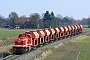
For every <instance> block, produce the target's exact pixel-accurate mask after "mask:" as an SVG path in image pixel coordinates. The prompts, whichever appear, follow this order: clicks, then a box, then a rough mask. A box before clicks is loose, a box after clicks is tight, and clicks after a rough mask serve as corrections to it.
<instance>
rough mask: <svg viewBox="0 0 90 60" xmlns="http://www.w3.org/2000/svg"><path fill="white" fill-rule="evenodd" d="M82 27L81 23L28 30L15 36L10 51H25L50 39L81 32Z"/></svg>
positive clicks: (48, 41)
mask: <svg viewBox="0 0 90 60" xmlns="http://www.w3.org/2000/svg"><path fill="white" fill-rule="evenodd" d="M82 28H83V27H82V25H72V26H65V27H57V28H49V29H43V30H36V31H28V32H25V33H24V34H19V36H18V38H16V40H15V41H14V43H13V46H12V48H13V50H12V52H13V53H14V54H19V53H26V52H28V51H30V50H31V49H36V48H37V47H39V46H42V45H44V44H46V43H50V42H51V41H55V40H59V39H61V38H64V37H68V36H72V35H76V34H79V33H82Z"/></svg>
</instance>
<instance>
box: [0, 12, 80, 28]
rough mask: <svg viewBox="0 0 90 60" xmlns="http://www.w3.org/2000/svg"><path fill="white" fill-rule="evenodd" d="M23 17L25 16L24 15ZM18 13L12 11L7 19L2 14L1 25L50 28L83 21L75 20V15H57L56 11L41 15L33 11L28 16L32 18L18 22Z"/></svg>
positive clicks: (0, 17)
mask: <svg viewBox="0 0 90 60" xmlns="http://www.w3.org/2000/svg"><path fill="white" fill-rule="evenodd" d="M22 17H25V15H24V16H22ZM17 18H20V17H18V14H17V13H16V12H11V13H10V14H9V16H8V18H7V19H5V18H4V17H3V16H2V15H1V16H0V27H5V26H9V27H8V28H12V29H14V28H15V26H16V25H18V26H19V27H20V28H21V29H23V28H27V29H29V28H34V29H36V28H50V27H58V26H65V25H74V24H79V23H81V22H80V21H79V23H78V21H77V20H75V19H74V18H73V17H68V16H66V17H63V16H61V15H60V14H58V15H56V16H55V14H54V12H49V11H46V12H45V13H42V14H41V15H40V14H38V13H31V14H30V15H29V17H28V18H30V20H28V21H27V20H26V21H25V22H24V23H22V22H18V21H17V22H18V23H16V21H15V20H16V19H17Z"/></svg>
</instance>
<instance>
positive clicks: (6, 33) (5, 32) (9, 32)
mask: <svg viewBox="0 0 90 60" xmlns="http://www.w3.org/2000/svg"><path fill="white" fill-rule="evenodd" d="M30 30H34V29H2V30H0V39H3V38H6V37H14V36H18V35H19V34H20V33H24V32H25V31H30Z"/></svg>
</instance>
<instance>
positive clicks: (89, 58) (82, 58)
mask: <svg viewBox="0 0 90 60" xmlns="http://www.w3.org/2000/svg"><path fill="white" fill-rule="evenodd" d="M52 51H53V53H52V54H50V55H49V56H47V57H46V59H44V60H90V35H89V38H85V39H83V40H79V41H78V42H70V43H68V44H66V45H63V46H61V47H59V48H57V49H53V50H52Z"/></svg>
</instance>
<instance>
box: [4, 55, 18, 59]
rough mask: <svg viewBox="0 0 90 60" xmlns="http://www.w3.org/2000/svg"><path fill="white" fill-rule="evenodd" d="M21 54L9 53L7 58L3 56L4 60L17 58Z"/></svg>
mask: <svg viewBox="0 0 90 60" xmlns="http://www.w3.org/2000/svg"><path fill="white" fill-rule="evenodd" d="M19 56H20V55H9V56H7V57H5V58H3V60H14V59H16V58H18V57H19Z"/></svg>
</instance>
